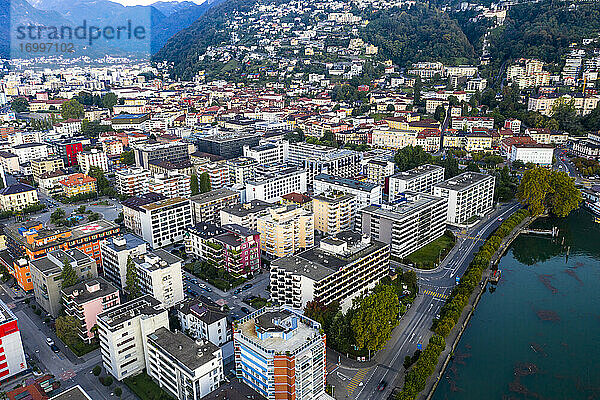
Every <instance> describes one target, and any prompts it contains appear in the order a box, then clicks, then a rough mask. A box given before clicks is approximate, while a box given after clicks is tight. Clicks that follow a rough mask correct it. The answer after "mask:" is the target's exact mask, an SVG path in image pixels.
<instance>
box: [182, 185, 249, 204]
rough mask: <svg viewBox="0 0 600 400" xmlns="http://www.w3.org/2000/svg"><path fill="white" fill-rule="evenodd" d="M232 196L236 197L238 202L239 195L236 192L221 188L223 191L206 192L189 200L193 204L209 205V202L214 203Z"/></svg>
mask: <svg viewBox="0 0 600 400" xmlns="http://www.w3.org/2000/svg"><path fill="white" fill-rule="evenodd" d="M232 196H237V197H238V200H239V197H240V193H239V192H236V191H235V190H230V189H225V188H223V189H215V190H211V191H210V192H206V193H200V194H197V195H194V196H192V197H190V199H191V200H192V201H193V202H194V203H199V204H203V203H210V202H211V201H215V200H219V199H223V198H227V197H232Z"/></svg>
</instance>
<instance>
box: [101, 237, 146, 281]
mask: <svg viewBox="0 0 600 400" xmlns="http://www.w3.org/2000/svg"><path fill="white" fill-rule="evenodd" d="M100 252H101V254H102V271H103V272H104V277H105V278H106V279H107V280H108V281H109V282H111V283H112V284H113V285H115V286H116V287H117V288H119V289H120V290H124V289H125V287H126V286H127V283H126V278H127V260H128V259H129V257H132V258H134V257H138V256H140V255H142V254H146V253H147V252H148V243H146V242H144V240H142V238H140V237H139V236H136V235H133V234H131V233H126V234H124V235H123V236H115V237H112V238H108V239H106V240H103V241H102V242H100Z"/></svg>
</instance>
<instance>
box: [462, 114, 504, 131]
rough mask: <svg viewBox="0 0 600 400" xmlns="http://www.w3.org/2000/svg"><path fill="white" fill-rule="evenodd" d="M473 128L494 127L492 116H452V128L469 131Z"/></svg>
mask: <svg viewBox="0 0 600 400" xmlns="http://www.w3.org/2000/svg"><path fill="white" fill-rule="evenodd" d="M473 128H486V129H494V118H492V117H455V118H452V129H456V130H463V131H467V132H471V131H472V130H473Z"/></svg>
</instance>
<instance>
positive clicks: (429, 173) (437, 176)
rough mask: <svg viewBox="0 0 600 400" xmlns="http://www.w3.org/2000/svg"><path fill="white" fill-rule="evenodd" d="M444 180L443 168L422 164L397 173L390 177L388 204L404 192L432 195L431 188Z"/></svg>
mask: <svg viewBox="0 0 600 400" xmlns="http://www.w3.org/2000/svg"><path fill="white" fill-rule="evenodd" d="M443 180H444V167H440V166H438V165H432V164H424V165H421V166H418V167H416V168H413V169H410V170H408V171H402V172H398V173H396V174H394V175H392V176H391V177H390V181H389V185H390V186H389V188H390V190H389V196H390V200H389V201H390V203H392V202H393V201H394V200H396V198H397V196H398V195H399V194H401V193H404V192H406V191H412V192H422V193H432V192H433V186H434V185H435V184H437V183H440V182H441V181H443Z"/></svg>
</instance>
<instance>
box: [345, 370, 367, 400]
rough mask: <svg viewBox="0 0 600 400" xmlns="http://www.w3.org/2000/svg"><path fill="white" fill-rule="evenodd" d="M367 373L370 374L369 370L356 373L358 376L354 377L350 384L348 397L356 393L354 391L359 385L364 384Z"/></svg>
mask: <svg viewBox="0 0 600 400" xmlns="http://www.w3.org/2000/svg"><path fill="white" fill-rule="evenodd" d="M367 372H369V370H368V369H361V370H360V371H358V372H357V373H356V375H354V376H353V377H352V379H351V380H350V383H348V396H351V395H352V393H354V391H355V390H356V388H357V387H358V384H359V383H360V382H362V380H363V378H364V377H365V375H366V374H367Z"/></svg>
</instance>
